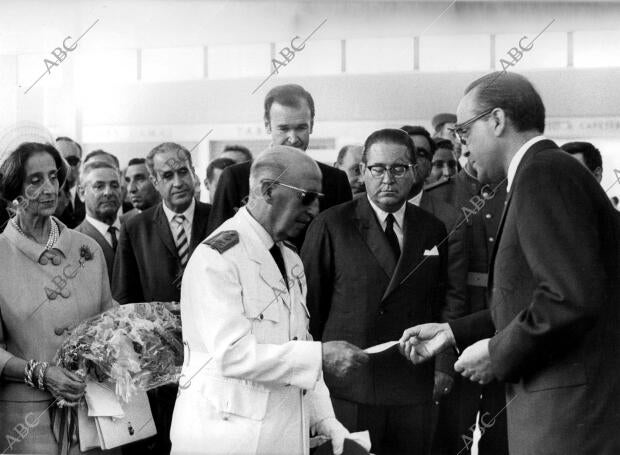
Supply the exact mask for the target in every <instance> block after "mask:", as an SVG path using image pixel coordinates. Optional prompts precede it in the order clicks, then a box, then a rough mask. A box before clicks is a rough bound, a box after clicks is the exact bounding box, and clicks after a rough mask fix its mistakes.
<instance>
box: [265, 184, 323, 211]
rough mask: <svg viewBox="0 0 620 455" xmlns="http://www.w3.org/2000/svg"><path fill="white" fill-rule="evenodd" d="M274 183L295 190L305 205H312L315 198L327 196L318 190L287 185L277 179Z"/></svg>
mask: <svg viewBox="0 0 620 455" xmlns="http://www.w3.org/2000/svg"><path fill="white" fill-rule="evenodd" d="M272 184H273V185H280V186H284V187H286V188H290V189H291V190H295V191H296V192H297V197H298V198H299V200H300V201H301V203H302V204H303V205H310V204H312V203H313V202H314V201H315V200H317V199H321V198H322V197H325V195H324V194H323V193H319V192H318V191H309V190H304V189H303V188H297V187H296V186H293V185H287V184H286V183H282V182H278V181H277V180H274V181H273V182H272Z"/></svg>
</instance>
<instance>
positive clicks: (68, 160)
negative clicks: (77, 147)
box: [66, 156, 82, 166]
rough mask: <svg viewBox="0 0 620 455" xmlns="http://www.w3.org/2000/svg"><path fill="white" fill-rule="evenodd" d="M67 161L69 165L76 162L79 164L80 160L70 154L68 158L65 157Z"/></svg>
mask: <svg viewBox="0 0 620 455" xmlns="http://www.w3.org/2000/svg"><path fill="white" fill-rule="evenodd" d="M66 161H67V163H69V164H70V165H71V166H77V165H78V164H80V161H82V160H80V159H79V158H78V157H77V156H70V157H68V158H66Z"/></svg>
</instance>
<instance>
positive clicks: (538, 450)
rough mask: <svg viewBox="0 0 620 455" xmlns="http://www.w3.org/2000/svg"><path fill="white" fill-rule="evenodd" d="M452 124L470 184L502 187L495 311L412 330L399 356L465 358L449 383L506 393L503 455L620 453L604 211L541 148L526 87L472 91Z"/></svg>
mask: <svg viewBox="0 0 620 455" xmlns="http://www.w3.org/2000/svg"><path fill="white" fill-rule="evenodd" d="M457 117H458V119H459V120H460V124H458V125H456V127H455V130H456V132H457V134H458V135H459V136H460V138H461V140H462V141H463V142H464V143H465V144H466V145H467V148H468V151H469V152H470V153H471V156H470V159H471V160H472V163H473V166H474V168H475V169H476V172H477V174H478V179H479V180H480V181H481V182H482V183H486V182H493V181H501V180H502V178H506V179H507V191H508V196H507V199H506V204H505V205H506V207H505V209H504V213H503V215H502V219H501V221H500V225H499V232H498V236H497V237H498V238H497V240H496V246H495V249H494V252H493V255H492V259H491V268H490V270H491V272H490V275H489V288H490V307H491V309H490V311H489V310H485V311H482V312H478V313H474V314H472V315H470V316H467V317H465V318H460V319H456V320H454V321H452V322H450V323H449V324H424V325H421V326H417V327H412V328H411V329H408V330H406V331H405V332H404V333H403V337H402V338H401V349H402V351H403V353H404V354H405V355H406V356H407V357H409V358H410V359H411V360H412V361H413V362H415V363H417V362H420V361H423V360H425V359H428V358H429V357H431V356H432V355H433V354H435V353H437V352H440V351H441V350H443V349H445V348H446V347H447V346H450V345H456V346H457V347H458V348H459V349H464V348H466V347H467V346H469V347H467V348H466V349H464V350H463V351H462V353H461V356H460V358H459V360H458V361H457V363H456V365H455V368H456V370H457V371H459V372H461V373H462V374H463V376H465V377H468V378H469V379H471V380H473V381H476V382H479V383H482V384H485V383H488V382H489V381H491V380H492V379H494V378H495V379H498V380H501V381H504V382H506V383H507V386H506V400H507V403H506V412H507V417H508V444H509V451H510V453H511V454H517V455H520V454H528V455H530V454H548V453H596V454H616V453H620V433H619V432H618V428H620V412H618V409H620V381H618V373H619V372H620V355H619V354H620V331H619V330H618V326H619V323H620V307H619V306H618V301H620V286H619V283H618V276H619V274H620V268H619V265H618V264H619V262H620V238H619V237H620V232H619V226H618V221H617V218H616V216H615V213H614V212H613V209H612V207H611V205H610V203H609V200H608V199H607V196H606V194H605V193H604V191H603V190H602V189H601V187H600V185H599V184H598V183H597V182H596V180H595V179H593V178H592V176H591V174H590V172H589V171H588V170H587V169H586V168H585V167H584V166H582V165H581V164H579V163H578V162H577V161H576V160H574V159H573V158H571V157H569V156H568V155H567V154H565V152H563V151H562V150H560V149H559V148H558V147H557V145H555V144H554V143H553V142H552V141H549V140H547V139H545V138H544V137H542V136H541V134H542V132H543V131H544V126H545V109H544V105H543V103H542V100H541V98H540V96H539V95H538V93H537V92H536V90H535V89H534V87H533V86H532V84H531V83H530V82H529V81H528V80H527V79H525V78H524V77H523V76H520V75H518V74H515V73H500V72H496V73H492V74H489V75H486V76H483V77H482V78H480V79H478V80H476V81H475V82H473V83H472V84H471V85H470V86H469V87H468V88H467V90H466V92H465V96H464V97H463V99H462V100H461V102H460V104H459V107H458V110H457ZM487 337H488V338H487ZM489 424H490V425H491V426H492V422H489Z"/></svg>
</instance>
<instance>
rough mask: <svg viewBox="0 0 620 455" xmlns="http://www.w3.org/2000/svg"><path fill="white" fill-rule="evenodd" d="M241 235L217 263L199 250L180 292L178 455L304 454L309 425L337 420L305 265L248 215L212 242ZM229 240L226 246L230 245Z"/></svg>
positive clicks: (204, 248)
mask: <svg viewBox="0 0 620 455" xmlns="http://www.w3.org/2000/svg"><path fill="white" fill-rule="evenodd" d="M225 231H236V232H237V233H238V236H239V242H238V243H237V244H235V245H233V246H230V245H228V246H229V248H227V249H225V251H222V253H220V252H219V251H218V250H217V249H214V248H212V247H210V246H209V245H206V244H204V243H202V244H200V245H199V246H198V247H197V248H196V250H195V251H194V253H193V254H192V257H191V258H190V260H189V263H188V264H187V268H186V270H185V274H184V277H183V284H182V287H181V318H182V322H183V338H184V342H185V344H186V345H187V348H188V349H187V350H186V352H185V362H184V366H183V371H182V374H181V378H180V380H179V395H178V397H177V400H176V404H175V409H174V416H173V421H172V429H171V440H172V453H173V454H189V453H200V454H218V455H222V454H269V455H272V454H287V455H291V454H307V453H309V447H308V434H309V428H310V426H311V425H314V424H316V423H318V422H320V421H321V420H323V419H325V418H328V417H333V416H334V412H333V409H332V405H331V401H330V398H329V391H328V389H327V387H326V386H325V383H324V382H323V377H322V372H321V365H322V352H321V344H320V343H319V342H314V341H312V338H311V336H310V334H309V333H308V323H309V314H308V310H307V308H306V305H305V300H306V290H307V287H306V279H305V276H304V273H303V264H302V262H301V259H300V258H299V256H298V255H297V254H296V253H295V252H294V251H293V250H292V249H290V248H288V247H286V246H284V245H281V248H280V249H281V251H282V255H283V257H284V262H285V265H286V271H287V276H288V284H289V289H287V286H286V283H285V280H284V278H283V277H282V274H281V273H280V270H279V269H278V267H277V265H276V264H275V261H274V260H273V258H272V256H271V254H270V253H269V248H270V247H271V246H272V245H273V240H272V239H271V237H270V236H269V234H268V233H267V231H265V229H264V228H263V227H262V226H261V225H260V224H259V223H258V222H257V221H256V220H255V219H254V218H253V217H252V216H251V215H250V214H249V212H248V211H247V210H246V209H245V208H241V209H240V210H239V211H238V212H237V214H236V215H235V216H234V217H233V218H231V219H229V220H228V221H226V222H225V223H224V224H222V226H220V227H219V228H218V229H217V230H216V231H215V232H214V233H213V234H212V235H211V236H210V237H209V238H210V239H212V238H214V237H215V236H217V235H218V234H219V233H221V232H225ZM224 238H225V236H224Z"/></svg>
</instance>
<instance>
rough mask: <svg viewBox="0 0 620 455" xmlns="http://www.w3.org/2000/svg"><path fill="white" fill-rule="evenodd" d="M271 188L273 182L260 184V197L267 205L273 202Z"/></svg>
mask: <svg viewBox="0 0 620 455" xmlns="http://www.w3.org/2000/svg"><path fill="white" fill-rule="evenodd" d="M273 187H274V184H273V182H268V181H265V182H262V183H261V184H260V192H261V195H262V197H263V199H264V200H265V202H267V204H271V203H272V202H273Z"/></svg>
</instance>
